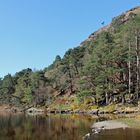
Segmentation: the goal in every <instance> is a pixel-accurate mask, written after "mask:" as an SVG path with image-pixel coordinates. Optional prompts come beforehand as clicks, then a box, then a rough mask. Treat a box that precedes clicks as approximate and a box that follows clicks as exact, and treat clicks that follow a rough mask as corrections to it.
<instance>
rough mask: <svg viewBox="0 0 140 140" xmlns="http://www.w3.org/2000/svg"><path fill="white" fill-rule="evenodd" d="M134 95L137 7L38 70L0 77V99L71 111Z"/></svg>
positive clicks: (139, 71)
mask: <svg viewBox="0 0 140 140" xmlns="http://www.w3.org/2000/svg"><path fill="white" fill-rule="evenodd" d="M139 99H140V7H136V8H133V9H131V10H129V11H127V12H125V13H123V14H122V15H120V16H118V17H115V18H113V20H112V22H111V24H110V25H108V26H106V27H103V28H101V29H99V30H98V31H96V32H94V33H92V34H91V35H90V36H89V38H88V39H87V40H85V41H84V42H82V43H81V44H80V45H79V46H78V47H75V48H72V49H69V50H68V51H67V52H66V53H65V55H64V57H63V58H61V57H60V56H59V55H58V56H56V59H55V60H54V62H53V63H52V65H50V66H49V67H47V68H44V70H40V71H33V70H31V69H29V68H28V69H24V70H22V71H20V72H17V73H16V74H15V75H13V76H12V75H10V74H8V75H6V76H5V77H4V78H3V79H1V80H0V103H1V104H10V105H16V106H27V105H34V106H43V107H46V108H53V109H58V108H62V109H63V108H64V109H77V108H89V109H92V108H94V107H95V106H105V105H109V104H119V103H121V104H133V105H137V104H138V101H139Z"/></svg>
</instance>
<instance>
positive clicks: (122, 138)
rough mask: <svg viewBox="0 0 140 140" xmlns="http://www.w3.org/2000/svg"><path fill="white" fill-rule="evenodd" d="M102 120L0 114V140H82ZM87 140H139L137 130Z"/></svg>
mask: <svg viewBox="0 0 140 140" xmlns="http://www.w3.org/2000/svg"><path fill="white" fill-rule="evenodd" d="M104 119H106V118H97V119H93V118H92V117H89V116H83V115H51V116H25V115H22V114H20V115H10V114H7V115H6V114H0V140H82V137H83V136H84V135H85V134H87V133H89V132H90V131H91V129H90V127H91V125H92V124H93V123H94V122H96V121H101V120H104ZM89 140H140V130H137V129H118V130H109V131H103V132H102V133H100V134H97V135H93V136H92V138H90V139H89Z"/></svg>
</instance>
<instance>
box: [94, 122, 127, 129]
mask: <svg viewBox="0 0 140 140" xmlns="http://www.w3.org/2000/svg"><path fill="white" fill-rule="evenodd" d="M128 127H129V126H128V125H126V124H124V123H122V122H118V121H115V120H111V121H102V122H97V123H94V124H93V125H92V129H95V130H98V129H106V130H107V129H108V130H109V129H119V128H128Z"/></svg>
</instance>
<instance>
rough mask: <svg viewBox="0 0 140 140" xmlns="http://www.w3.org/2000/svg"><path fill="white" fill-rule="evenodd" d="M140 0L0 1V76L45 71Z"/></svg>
mask: <svg viewBox="0 0 140 140" xmlns="http://www.w3.org/2000/svg"><path fill="white" fill-rule="evenodd" d="M139 5H140V0H0V77H4V75H6V74H8V73H11V74H12V75H14V74H15V73H16V72H18V71H20V70H22V69H25V68H32V69H37V70H40V69H43V68H44V67H47V66H48V65H50V64H51V63H52V62H53V61H54V59H55V57H56V55H60V56H61V57H63V55H64V53H65V52H66V51H67V50H68V49H69V48H73V47H77V46H79V44H80V43H81V42H82V41H84V40H85V39H86V38H87V37H88V36H89V35H90V34H91V33H93V32H94V31H96V30H97V29H99V28H100V27H102V25H101V23H102V22H103V21H104V22H105V25H107V24H109V23H110V22H111V20H112V18H113V17H115V16H118V15H120V14H121V13H122V12H124V11H126V10H129V9H131V8H133V7H135V6H139Z"/></svg>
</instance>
